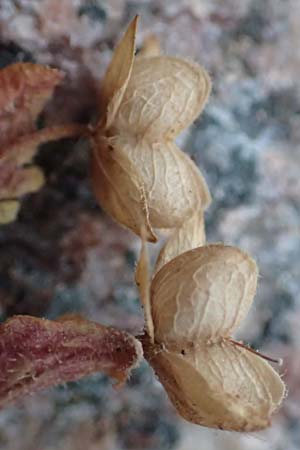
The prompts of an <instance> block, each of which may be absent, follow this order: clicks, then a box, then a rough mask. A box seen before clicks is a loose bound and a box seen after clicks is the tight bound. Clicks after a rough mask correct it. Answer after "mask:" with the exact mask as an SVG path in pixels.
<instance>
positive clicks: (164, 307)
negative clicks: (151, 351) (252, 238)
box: [151, 244, 257, 345]
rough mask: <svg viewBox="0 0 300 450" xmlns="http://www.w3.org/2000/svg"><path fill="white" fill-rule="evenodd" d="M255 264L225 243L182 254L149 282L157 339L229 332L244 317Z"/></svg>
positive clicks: (252, 291) (251, 292)
mask: <svg viewBox="0 0 300 450" xmlns="http://www.w3.org/2000/svg"><path fill="white" fill-rule="evenodd" d="M256 283H257V267H256V264H255V262H254V261H253V260H252V259H251V258H250V257H249V256H248V255H247V254H246V253H244V252H242V251H241V250H239V249H238V248H235V247H230V246H225V245H221V244H219V245H218V244H217V245H206V246H204V247H200V248H196V249H194V250H190V251H188V252H185V253H182V254H181V255H179V256H177V257H176V258H175V259H173V260H172V261H170V262H169V263H167V264H166V265H165V266H164V267H163V268H162V269H161V270H160V271H159V272H158V273H157V274H156V275H155V277H154V279H153V281H152V284H151V306H152V316H153V321H154V328H155V337H156V339H157V340H158V342H163V343H165V344H166V345H167V344H168V343H171V342H180V345H183V344H184V343H191V342H199V341H202V340H203V339H204V340H208V339H210V340H214V339H218V338H220V337H226V336H230V335H231V333H232V332H233V331H234V330H235V329H236V328H237V327H238V325H239V324H240V322H241V321H242V320H243V318H244V317H246V315H247V313H248V311H249V308H250V306H251V304H252V301H253V297H254V294H255V291H256Z"/></svg>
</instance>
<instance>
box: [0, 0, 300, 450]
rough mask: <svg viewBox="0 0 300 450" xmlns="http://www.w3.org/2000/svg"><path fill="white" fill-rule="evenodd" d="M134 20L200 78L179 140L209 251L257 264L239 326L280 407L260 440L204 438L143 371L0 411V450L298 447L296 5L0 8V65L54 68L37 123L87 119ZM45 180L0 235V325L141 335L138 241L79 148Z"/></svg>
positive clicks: (276, 0) (65, 152)
mask: <svg viewBox="0 0 300 450" xmlns="http://www.w3.org/2000/svg"><path fill="white" fill-rule="evenodd" d="M136 13H139V14H140V15H141V23H140V29H139V34H138V45H141V44H142V42H143V39H144V38H145V37H146V36H147V35H149V34H150V33H154V34H156V35H157V36H158V37H159V40H160V42H161V44H162V47H163V49H164V50H165V52H166V53H168V54H173V55H178V56H183V57H188V58H191V59H193V60H196V61H198V62H200V63H201V64H203V65H204V66H205V67H206V68H207V70H208V71H209V72H210V74H211V76H212V79H213V83H214V89H213V93H212V96H211V99H210V102H209V104H208V106H207V108H206V109H205V112H204V113H203V114H202V116H201V117H200V118H199V119H198V120H197V121H196V123H195V124H194V125H193V127H192V129H190V130H189V132H188V133H187V134H185V135H184V136H183V137H182V138H181V141H180V142H181V144H182V145H183V147H184V148H185V150H186V151H187V152H188V153H189V154H190V155H191V157H192V158H193V159H194V160H195V161H196V163H197V164H198V165H199V166H200V167H201V170H202V171H203V173H204V175H205V177H206V179H207V180H208V184H209V187H210V189H211V192H212V195H213V198H214V202H213V204H212V206H211V207H210V209H209V211H208V212H207V215H206V224H207V234H208V240H209V241H224V242H227V243H232V244H237V245H239V246H241V247H242V248H243V249H245V250H247V251H249V252H250V253H251V254H252V256H253V257H254V258H255V259H257V261H258V264H259V267H260V284H259V289H258V293H257V296H256V300H255V305H254V307H253V308H252V311H251V313H250V315H249V317H248V319H247V321H246V323H245V326H244V327H243V328H242V329H241V332H240V334H241V336H242V337H243V339H244V340H246V341H248V342H249V343H250V344H251V345H252V346H253V347H254V348H259V349H260V350H261V351H263V352H265V353H268V354H270V355H271V356H273V357H282V358H283V359H284V365H283V367H282V368H281V373H282V375H283V379H284V380H285V382H286V383H287V385H288V390H289V392H288V397H287V398H286V400H285V402H284V404H283V407H282V408H281V409H280V411H279V412H278V414H277V415H275V417H274V420H273V425H272V427H271V428H270V429H268V430H266V431H264V432H261V433H254V434H247V435H245V434H237V433H228V432H224V431H213V430H209V429H205V428H201V427H197V426H193V425H189V424H187V423H186V422H184V421H183V420H181V419H180V418H179V417H178V416H177V414H176V413H175V412H174V409H173V407H172V406H171V405H170V402H169V401H168V399H167V397H166V394H165V393H164V390H163V389H162V387H161V386H160V384H159V382H158V381H157V380H156V379H155V378H154V376H153V373H152V370H151V369H150V368H149V367H148V366H147V364H146V363H144V364H143V365H142V366H141V367H140V368H139V369H137V370H136V371H135V372H134V374H133V376H132V378H131V380H130V381H129V383H128V384H127V385H126V387H125V388H123V389H122V390H116V389H114V388H113V387H112V386H111V382H110V380H108V379H107V378H105V377H104V376H102V375H98V376H93V377H90V378H88V379H85V380H82V381H80V382H77V383H70V384H68V385H66V386H60V387H58V388H56V389H51V390H49V391H46V392H42V393H41V394H38V395H35V396H33V397H32V398H27V399H25V400H24V401H23V402H22V403H21V404H19V405H18V406H15V407H10V408H7V409H6V410H4V411H1V412H0V449H1V450H2V449H3V450H27V449H28V450H61V449H64V450H69V449H72V450H82V449H84V450H96V449H97V450H122V449H123V450H141V449H145V450H154V449H155V450H169V449H170V450H171V449H174V450H202V449H203V450H232V449H235V450H240V449H241V450H252V449H253V450H281V449H284V450H296V449H298V448H299V442H300V326H299V323H300V298H299V296H300V148H299V146H300V126H299V120H300V83H299V78H300V26H299V24H300V2H299V0H284V1H282V0H265V1H263V2H262V1H261V0H243V1H241V0H222V1H221V0H220V1H217V0H182V1H180V0H170V1H169V0H154V1H149V0H141V1H126V0H107V1H105V0H1V1H0V67H4V66H6V65H8V64H11V63H13V62H15V61H35V62H38V63H42V64H50V65H52V66H55V67H59V68H60V69H62V70H64V71H65V72H66V79H65V81H64V83H63V84H62V86H61V87H60V88H59V89H57V92H56V95H55V97H54V100H53V101H52V102H51V104H49V106H48V108H47V110H46V112H45V114H44V115H43V117H42V118H41V121H42V122H43V123H44V124H47V125H50V124H59V123H63V122H69V121H70V120H76V121H80V122H83V123H85V122H87V121H89V120H90V119H91V118H92V117H95V111H96V109H97V104H96V99H97V90H98V85H99V80H100V79H101V77H102V75H103V73H104V70H105V68H106V66H107V63H108V61H109V59H110V57H111V54H112V50H113V47H114V45H115V44H116V42H117V40H118V38H119V37H120V34H121V32H122V31H123V30H124V29H125V27H126V25H127V24H128V22H129V20H130V19H131V18H132V17H133V16H134V15H135V14H136ZM36 163H37V164H38V165H39V166H41V167H42V168H43V170H44V172H45V174H46V178H47V183H46V185H45V187H44V188H43V189H42V190H41V191H40V192H39V193H37V194H34V195H30V196H28V197H27V198H26V199H25V201H24V202H23V206H22V209H21V212H20V214H19V218H18V220H17V222H15V223H13V224H11V225H7V226H2V227H1V229H0V315H1V320H5V318H7V317H9V316H11V315H13V314H32V315H36V316H42V317H48V318H55V317H57V316H59V315H61V314H64V313H67V312H79V313H81V314H83V315H84V316H85V317H88V318H90V319H93V320H96V321H99V322H101V323H104V324H109V325H114V326H116V327H122V328H126V329H127V330H129V331H132V332H133V333H137V332H139V331H140V330H141V329H142V326H143V319H142V312H141V308H140V306H139V300H138V297H137V292H136V290H135V287H134V278H133V269H134V264H135V261H136V257H137V252H138V240H137V239H136V238H135V237H134V236H133V235H132V234H131V233H130V232H127V231H125V230H122V229H121V228H120V227H119V226H118V225H116V224H114V223H112V221H111V220H110V219H109V218H108V217H107V216H106V215H105V214H104V213H102V212H101V210H100V208H99V207H98V205H97V204H96V202H95V199H94V196H93V194H92V190H91V184H90V181H89V149H88V147H87V145H86V144H85V143H84V142H81V141H78V140H77V141H71V140H65V141H60V142H58V143H55V144H48V145H45V146H43V147H42V148H41V150H40V151H39V153H38V156H37V158H36Z"/></svg>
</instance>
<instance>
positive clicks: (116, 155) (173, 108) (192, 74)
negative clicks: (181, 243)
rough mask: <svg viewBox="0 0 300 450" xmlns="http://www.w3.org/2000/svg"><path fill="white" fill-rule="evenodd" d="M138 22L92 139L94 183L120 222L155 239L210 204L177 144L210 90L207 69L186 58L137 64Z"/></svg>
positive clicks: (106, 90) (119, 52) (119, 56)
mask: <svg viewBox="0 0 300 450" xmlns="http://www.w3.org/2000/svg"><path fill="white" fill-rule="evenodd" d="M136 24H137V19H134V21H133V22H132V23H131V24H130V26H129V28H128V30H127V32H126V34H125V36H124V38H123V40H122V41H121V42H120V43H119V45H118V46H117V49H116V52H115V54H114V57H113V60H112V62H111V64H110V65H109V68H108V71H107V73H106V75H105V78H104V83H103V89H102V95H103V105H104V109H105V112H104V119H102V120H100V122H99V124H98V126H97V127H96V130H95V131H94V132H93V133H92V134H91V143H92V147H93V157H92V180H93V185H94V189H95V192H96V196H97V198H98V200H99V202H100V205H101V206H103V208H104V209H105V210H106V211H107V212H108V213H109V214H110V215H111V216H112V217H113V218H114V219H115V220H117V221H118V222H120V223H121V224H122V225H124V226H126V227H128V228H130V229H131V230H132V231H134V232H135V233H137V234H140V230H141V228H143V227H145V228H146V229H147V230H148V232H147V236H148V237H147V239H148V240H152V241H154V240H155V236H154V234H153V231H152V228H177V227H180V226H181V225H182V224H183V222H184V221H185V220H186V219H187V218H188V217H189V216H190V215H191V214H192V213H193V212H194V211H196V210H197V211H198V210H200V209H202V210H203V209H205V208H206V207H207V206H208V205H209V203H210V201H211V197H210V193H209V190H208V187H207V185H206V183H205V180H204V179H203V177H202V175H201V174H200V172H199V170H198V169H197V167H196V165H195V164H194V163H193V162H192V161H191V159H190V158H189V157H188V156H187V155H185V154H184V153H183V152H182V151H181V150H180V149H179V148H178V147H177V146H176V145H175V144H174V143H173V142H172V139H173V138H174V137H175V136H176V135H177V134H178V133H180V132H181V131H182V130H183V129H184V128H186V127H187V126H188V125H190V124H191V123H192V122H193V121H194V120H195V118H196V117H197V116H198V115H199V113H200V112H201V111H202V109H203V107H204V105H205V103H206V101H207V98H208V96H209V93H210V87H211V84H210V79H209V76H208V75H207V73H206V72H205V70H204V69H202V68H201V67H200V66H198V65H197V64H194V63H190V62H188V61H185V60H181V59H178V58H171V57H165V56H156V57H138V58H136V59H135V60H134V48H135V34H136ZM146 54H147V53H146ZM117 166H118V167H117ZM120 173H121V175H120ZM101 191H104V192H101ZM141 192H142V194H141ZM138 199H140V201H139V200H138ZM110 202H111V203H112V204H110ZM145 215H146V220H145Z"/></svg>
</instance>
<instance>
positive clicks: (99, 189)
mask: <svg viewBox="0 0 300 450" xmlns="http://www.w3.org/2000/svg"><path fill="white" fill-rule="evenodd" d="M94 139H95V141H94V145H93V147H94V158H93V164H92V177H93V180H94V187H95V193H96V196H97V198H98V200H99V202H100V204H101V205H102V206H103V207H104V209H105V210H106V211H107V212H109V213H110V214H111V215H112V216H113V217H115V218H116V219H117V221H118V222H120V223H121V224H122V225H125V226H126V227H128V228H130V229H131V230H132V231H134V232H135V233H137V234H139V233H140V229H141V226H145V225H146V223H145V222H141V221H140V220H139V218H140V217H141V216H143V215H144V211H145V207H147V209H148V215H149V216H148V220H149V223H148V228H151V227H153V228H175V227H178V226H181V224H182V223H183V222H184V221H185V220H186V218H188V217H189V216H190V215H191V214H192V213H193V212H194V211H195V209H198V208H205V207H206V206H207V205H208V203H209V202H210V194H209V191H208V188H207V185H206V183H205V180H204V178H203V177H202V175H201V173H200V172H199V170H198V169H197V167H196V166H195V165H194V163H193V162H192V160H191V159H190V158H189V157H188V156H187V155H185V154H184V153H183V152H181V151H180V150H179V149H178V147H177V146H176V145H175V144H174V143H172V142H170V141H168V142H165V143H160V142H155V143H153V144H151V143H150V142H149V141H147V140H137V139H136V138H134V137H130V136H113V137H109V138H103V137H102V136H101V135H100V137H97V136H96V137H95V138H94ZM116 166H118V168H117V167H116ZM121 172H122V174H121ZM141 186H142V187H143V189H144V192H145V201H146V205H145V204H144V203H143V202H142V200H143V198H142V196H141ZM116 203H118V207H116ZM150 224H151V225H150ZM151 240H153V239H151Z"/></svg>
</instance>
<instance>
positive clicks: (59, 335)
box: [0, 316, 142, 407]
mask: <svg viewBox="0 0 300 450" xmlns="http://www.w3.org/2000/svg"><path fill="white" fill-rule="evenodd" d="M141 357H142V347H141V344H140V342H139V341H137V340H136V339H135V338H134V337H133V336H131V335H130V334H128V333H126V332H125V331H119V330H116V329H113V328H108V327H104V326H102V325H99V324H97V323H95V322H91V321H88V320H84V319H82V318H79V317H65V318H61V319H60V320H56V321H51V320H46V319H38V318H35V317H31V316H15V317H12V318H11V319H9V320H8V321H7V322H5V323H4V324H2V325H0V407H4V406H6V405H7V404H9V403H12V402H14V401H16V400H17V399H19V398H22V397H23V396H25V395H27V394H30V393H33V392H36V391H38V390H40V389H42V388H46V387H49V386H53V385H57V384H60V383H63V382H66V381H74V380H78V379H80V378H82V377H84V376H86V375H89V374H92V373H95V372H99V371H101V372H104V373H105V374H107V375H109V376H112V377H114V378H116V379H117V380H118V381H119V382H120V383H121V382H124V381H125V380H126V379H127V377H128V376H129V374H130V371H131V370H132V369H133V368H134V367H135V366H136V365H137V364H138V363H139V362H140V360H141Z"/></svg>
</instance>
